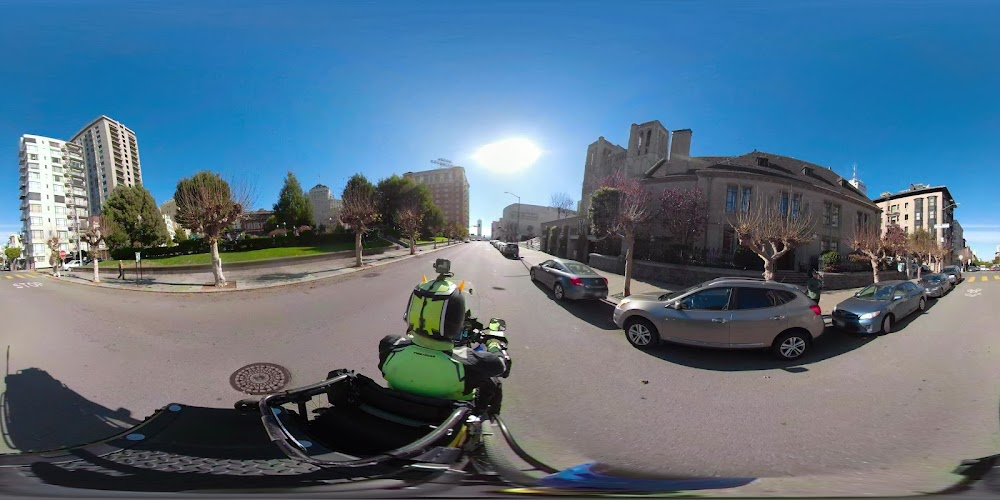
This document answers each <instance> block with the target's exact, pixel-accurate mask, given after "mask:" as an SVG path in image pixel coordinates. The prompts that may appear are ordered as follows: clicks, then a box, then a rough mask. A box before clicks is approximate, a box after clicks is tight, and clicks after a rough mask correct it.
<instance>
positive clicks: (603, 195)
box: [587, 171, 654, 297]
mask: <svg viewBox="0 0 1000 500" xmlns="http://www.w3.org/2000/svg"><path fill="white" fill-rule="evenodd" d="M599 185H600V187H599V188H598V189H597V190H596V191H594V193H593V194H592V195H591V198H590V208H589V211H588V214H587V215H588V218H589V219H590V225H591V228H592V231H593V232H594V234H596V235H598V236H599V237H602V238H607V237H610V236H620V237H622V238H623V239H624V242H625V297H628V296H629V295H631V294H632V267H633V264H634V260H635V235H636V232H637V231H638V230H639V229H641V228H642V227H643V226H645V225H646V224H647V223H648V222H649V221H650V220H652V218H653V215H654V212H653V210H651V209H650V207H649V204H650V196H649V191H646V189H645V188H644V186H643V185H642V183H641V182H639V181H638V180H636V179H632V178H629V177H627V176H626V175H625V174H624V173H622V172H621V171H619V172H616V173H614V174H612V175H610V176H608V177H605V178H604V179H602V180H601V182H600V184H599Z"/></svg>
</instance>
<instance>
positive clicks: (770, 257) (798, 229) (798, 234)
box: [729, 195, 815, 281]
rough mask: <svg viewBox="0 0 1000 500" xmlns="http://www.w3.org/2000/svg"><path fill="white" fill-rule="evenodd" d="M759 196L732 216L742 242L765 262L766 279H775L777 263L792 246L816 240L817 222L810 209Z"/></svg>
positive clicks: (732, 223) (730, 223)
mask: <svg viewBox="0 0 1000 500" xmlns="http://www.w3.org/2000/svg"><path fill="white" fill-rule="evenodd" d="M782 208H786V207H780V206H779V205H777V204H774V203H768V202H767V201H766V199H765V198H764V197H763V196H760V195H758V196H756V197H754V198H753V199H752V200H751V203H749V204H744V205H743V206H740V207H738V209H737V213H736V214H735V215H732V216H730V220H729V225H730V226H732V228H733V230H734V231H735V232H736V236H737V238H738V239H739V242H740V245H743V246H744V247H747V248H749V249H750V250H753V252H754V253H755V254H757V256H758V257H760V259H761V260H763V261H764V279H765V280H767V281H774V267H775V263H776V262H777V261H778V259H780V258H781V257H782V256H784V255H785V254H786V253H788V252H789V251H791V250H792V249H793V248H795V247H797V246H799V245H802V244H803V243H807V242H809V241H812V240H813V227H814V226H815V223H814V221H813V218H812V216H811V214H810V213H809V210H808V209H805V208H802V209H799V210H798V211H795V210H786V211H784V213H783V212H782Z"/></svg>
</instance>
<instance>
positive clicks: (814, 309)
mask: <svg viewBox="0 0 1000 500" xmlns="http://www.w3.org/2000/svg"><path fill="white" fill-rule="evenodd" d="M809 309H811V310H812V312H814V313H816V316H822V315H823V310H822V309H820V308H819V306H818V305H816V304H813V305H811V306H809Z"/></svg>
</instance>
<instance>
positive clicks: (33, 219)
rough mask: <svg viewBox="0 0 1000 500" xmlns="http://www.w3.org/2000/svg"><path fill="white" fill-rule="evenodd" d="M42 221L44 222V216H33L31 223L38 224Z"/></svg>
mask: <svg viewBox="0 0 1000 500" xmlns="http://www.w3.org/2000/svg"><path fill="white" fill-rule="evenodd" d="M41 223H42V218H41V217H32V218H31V225H33V226H34V225H36V224H41Z"/></svg>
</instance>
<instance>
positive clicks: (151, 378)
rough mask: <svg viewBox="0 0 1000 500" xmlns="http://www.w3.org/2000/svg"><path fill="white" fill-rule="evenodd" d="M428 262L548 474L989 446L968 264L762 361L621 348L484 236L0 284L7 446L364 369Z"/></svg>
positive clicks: (984, 355) (583, 310)
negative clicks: (889, 310)
mask: <svg viewBox="0 0 1000 500" xmlns="http://www.w3.org/2000/svg"><path fill="white" fill-rule="evenodd" d="M439 257H446V258H449V259H451V260H452V262H453V264H452V269H453V271H454V272H456V274H457V278H459V279H462V278H464V279H468V280H470V281H471V282H472V283H473V284H474V286H475V288H476V290H477V291H478V292H479V294H480V295H481V308H482V312H481V315H483V316H488V315H495V316H499V317H503V318H505V319H506V320H507V324H508V336H509V337H510V338H511V354H512V356H513V358H514V367H513V373H512V375H511V377H510V378H509V379H508V380H507V381H506V382H505V385H504V388H505V400H504V411H503V413H504V415H505V418H506V420H507V422H508V424H510V426H511V427H512V430H513V431H514V433H515V435H516V436H517V437H518V438H519V440H520V441H523V445H524V446H525V447H526V448H527V449H528V450H529V451H530V452H532V453H535V454H537V455H538V456H539V457H541V458H543V459H544V460H546V461H549V462H553V463H554V464H556V465H559V466H569V465H574V464H576V463H580V462H582V461H585V460H601V461H606V462H612V463H617V464H621V465H625V466H630V467H638V468H644V469H649V470H655V471H660V472H667V473H678V474H699V475H701V474H708V475H727V476H739V477H777V476H797V477H803V476H805V477H820V476H822V477H833V476H837V475H839V476H841V477H853V478H855V479H856V480H861V479H859V478H868V480H870V479H871V478H872V477H876V482H878V481H879V480H880V479H884V481H886V484H888V483H890V482H892V481H893V478H896V477H898V478H901V479H900V480H898V481H896V482H897V483H898V482H903V483H905V484H915V483H914V481H917V482H918V483H919V481H921V480H925V479H927V478H934V479H937V480H943V479H944V478H946V477H947V475H948V472H950V470H951V469H952V468H954V466H955V465H957V463H958V462H959V461H960V460H962V459H966V458H978V457H980V456H985V455H989V454H992V453H996V452H997V451H998V450H1000V430H998V395H1000V386H998V384H997V379H998V377H997V375H998V374H1000V369H998V367H1000V341H998V338H1000V333H998V332H1000V329H998V328H997V325H998V324H1000V309H998V308H997V307H996V304H997V303H998V301H1000V279H990V278H989V277H990V276H992V274H995V273H970V274H969V275H967V277H969V276H973V275H976V277H977V280H976V281H975V282H971V283H970V280H969V279H967V280H966V282H965V283H962V284H961V285H959V286H958V288H957V289H956V290H954V291H953V292H952V293H951V294H950V295H949V296H947V297H945V298H943V299H941V300H939V301H937V302H936V303H935V302H933V301H932V302H931V304H932V305H931V307H930V308H929V309H928V310H927V311H926V312H925V313H924V314H923V315H921V316H919V317H911V318H910V319H908V320H906V321H903V322H901V323H900V324H899V325H898V326H897V329H898V330H897V331H896V332H894V333H892V334H890V335H887V336H880V337H866V338H862V337H856V336H851V335H848V334H843V333H837V332H832V333H828V334H827V335H825V336H824V337H823V338H822V339H821V340H820V341H819V342H818V343H817V344H816V345H815V350H814V351H813V353H812V355H810V356H809V357H808V359H806V360H804V361H802V362H801V363H800V364H797V365H788V364H786V363H782V362H779V361H776V360H772V359H771V358H770V357H769V356H768V355H767V354H766V353H761V352H724V351H711V350H701V349H696V348H687V347H678V346H664V347H662V348H660V349H657V350H654V351H652V352H650V353H645V352H642V351H639V350H636V349H634V348H632V347H631V346H630V345H629V344H628V342H627V341H626V340H625V338H624V336H623V334H622V332H621V331H619V330H617V329H616V328H615V326H614V324H613V323H611V319H610V318H611V307H610V306H608V305H605V304H603V303H599V302H598V303H594V302H591V303H570V304H567V303H560V302H556V301H554V300H553V299H552V298H551V293H550V292H548V291H546V290H544V289H542V288H540V287H539V286H536V285H535V284H533V283H532V282H531V281H530V280H529V278H528V272H527V269H526V268H525V267H524V265H522V263H521V262H519V261H517V260H509V259H506V258H504V257H502V256H501V255H500V254H499V253H498V252H497V251H496V250H495V249H494V248H493V247H492V246H490V245H489V244H488V243H485V242H473V243H469V244H461V245H456V246H455V247H454V248H450V249H445V250H442V251H439V252H436V253H433V254H430V255H427V256H425V257H423V256H421V257H417V258H413V259H409V260H405V261H400V262H395V263H391V264H387V265H384V266H379V267H373V268H371V269H368V270H364V271H361V272H358V273H355V274H353V275H348V276H345V277H339V278H332V279H329V280H323V281H317V282H312V283H305V284H300V285H293V286H287V287H281V288H274V289H266V290H252V291H243V292H234V293H222V294H156V293H137V292H128V291H124V290H113V289H104V288H96V287H89V286H83V285H77V284H71V283H64V282H60V281H57V280H55V279H51V278H47V277H42V276H39V274H40V273H35V274H30V273H24V272H17V273H5V274H3V275H0V308H2V309H0V310H2V318H3V322H4V327H3V329H2V332H3V336H2V339H0V340H2V347H4V348H6V346H8V345H9V346H10V347H9V351H8V356H9V357H8V366H7V373H9V374H15V373H16V372H17V371H18V370H24V371H23V372H21V374H20V375H17V376H8V377H7V387H6V394H5V407H4V412H5V418H6V419H7V420H8V421H7V422H6V423H5V429H4V432H5V441H6V443H7V444H6V446H7V447H9V448H15V449H17V448H22V449H24V448H38V447H46V446H58V445H64V444H68V442H69V441H74V440H75V441H77V442H79V441H83V440H88V439H93V438H98V437H101V436H102V435H103V434H108V433H111V432H113V431H114V430H115V429H116V428H119V427H121V426H124V425H128V424H131V423H134V422H135V421H137V420H141V419H142V418H143V417H145V416H147V415H148V414H150V413H151V412H152V411H153V410H154V409H155V408H158V407H160V406H162V405H164V404H166V403H169V402H182V403H186V404H192V405H203V406H218V407H229V406H230V405H231V404H232V403H233V402H234V401H235V400H237V399H240V398H241V397H244V396H243V395H242V394H240V393H239V392H237V391H235V390H234V389H232V388H231V387H230V385H229V377H230V375H231V374H232V373H233V371H234V370H236V369H237V368H239V367H241V366H244V365H246V364H249V363H253V362H271V363H277V364H279V365H282V366H284V367H286V368H287V369H288V370H289V371H290V373H291V377H292V380H291V383H290V384H289V386H295V385H303V384H307V383H312V382H315V381H318V380H321V379H322V378H323V377H324V376H325V375H326V373H327V372H328V371H329V370H330V369H333V368H341V367H343V368H352V369H355V370H357V371H360V372H361V373H364V374H367V375H369V376H372V377H376V378H377V377H378V371H377V361H378V360H377V353H376V351H377V349H376V347H377V343H378V340H379V339H380V338H381V337H382V336H383V335H386V334H388V333H395V334H398V333H401V331H402V329H403V327H404V325H403V320H402V316H403V310H404V308H405V304H406V300H407V296H408V295H409V293H410V290H411V289H412V287H413V286H414V285H416V284H417V283H418V282H419V281H420V277H421V275H427V276H428V277H432V276H433V270H432V267H431V264H432V262H433V259H435V258H439ZM17 276H22V277H17ZM983 276H987V278H986V279H983V278H982V277H983ZM24 283H39V285H27V284H24ZM928 481H929V480H928ZM814 484H815V483H814ZM927 484H930V483H927ZM934 484H938V483H934ZM896 486H898V485H896Z"/></svg>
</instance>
